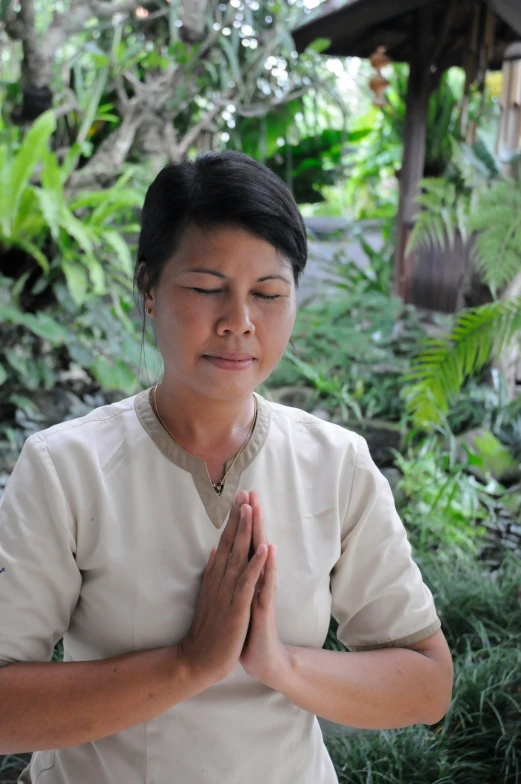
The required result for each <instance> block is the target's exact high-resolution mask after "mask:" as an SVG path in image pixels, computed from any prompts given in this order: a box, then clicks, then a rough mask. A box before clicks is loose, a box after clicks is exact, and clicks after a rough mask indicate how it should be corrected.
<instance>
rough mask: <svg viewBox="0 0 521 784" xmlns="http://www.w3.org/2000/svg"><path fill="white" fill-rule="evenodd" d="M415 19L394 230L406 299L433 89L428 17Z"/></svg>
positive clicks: (397, 287) (400, 289) (397, 277)
mask: <svg viewBox="0 0 521 784" xmlns="http://www.w3.org/2000/svg"><path fill="white" fill-rule="evenodd" d="M415 16H416V18H415V20H414V27H415V28H416V30H415V31H412V32H413V34H415V35H416V36H417V38H416V40H417V41H418V46H417V48H416V56H415V58H414V60H413V61H412V62H411V65H410V71H409V81H408V86H407V105H406V112H405V134H404V143H403V162H402V171H401V176H400V203H399V207H398V221H397V230H396V254H395V261H394V279H393V291H394V293H395V294H397V295H398V296H400V297H402V298H403V299H404V300H405V301H406V302H407V299H408V293H409V286H410V281H411V274H412V261H413V260H412V258H411V257H410V256H406V254H405V248H406V246H407V242H408V239H409V235H410V233H411V231H412V228H413V225H414V218H415V216H416V212H417V210H418V206H417V204H416V196H417V195H418V194H419V192H420V180H421V179H422V178H423V170H424V166H425V142H426V136H427V118H428V113H429V100H430V97H431V94H432V89H433V80H432V77H431V72H430V62H429V57H428V49H429V45H428V44H429V32H430V24H431V21H432V20H431V18H430V15H429V14H428V13H427V11H426V10H423V11H422V12H420V13H418V12H416V15H415Z"/></svg>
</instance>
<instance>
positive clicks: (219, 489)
mask: <svg viewBox="0 0 521 784" xmlns="http://www.w3.org/2000/svg"><path fill="white" fill-rule="evenodd" d="M160 383H161V382H159V383H158V384H156V385H155V387H154V392H153V398H154V408H155V412H156V414H157V417H158V419H159V421H160V422H161V424H162V425H163V427H164V428H165V430H166V432H167V433H168V435H169V436H170V438H171V439H172V441H173V442H174V444H177V441H176V440H175V438H174V436H173V435H172V433H171V432H170V430H169V429H168V428H167V426H166V425H165V423H164V422H163V420H162V419H161V414H160V413H159V409H158V407H157V397H156V393H157V388H158V386H159V384H160ZM254 400H255V414H254V416H253V422H252V425H251V428H250V432H249V433H248V435H247V436H246V441H244V443H243V445H242V446H241V448H240V449H239V451H238V452H237V454H236V455H235V457H234V458H233V463H232V464H231V466H230V467H229V469H228V470H227V471H226V473H225V475H224V476H223V478H222V479H221V481H220V482H217V484H215V482H212V480H211V479H210V474H208V466H207V465H206V463H205V464H204V465H205V468H206V473H207V474H208V479H210V482H212V487H213V489H214V490H215V492H216V493H217V495H221V493H222V491H223V488H224V482H225V479H226V477H227V476H228V474H229V473H230V471H231V470H232V468H233V466H234V463H235V461H236V460H237V458H238V457H239V455H240V454H241V452H242V450H243V449H244V447H245V446H246V444H247V443H248V441H249V439H250V436H251V434H252V433H253V428H254V427H255V422H256V421H257V411H258V408H259V404H258V402H257V398H255V397H254ZM177 445H178V446H179V444H177Z"/></svg>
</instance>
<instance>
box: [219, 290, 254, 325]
mask: <svg viewBox="0 0 521 784" xmlns="http://www.w3.org/2000/svg"><path fill="white" fill-rule="evenodd" d="M224 300H225V301H224V305H223V313H222V314H221V316H220V318H219V323H218V332H219V334H221V333H226V332H234V333H235V334H237V335H242V334H244V333H245V332H255V327H254V325H253V321H252V320H251V316H250V308H249V305H248V303H247V302H246V300H245V299H244V297H242V296H241V295H240V294H238V295H236V296H232V295H230V296H229V297H224Z"/></svg>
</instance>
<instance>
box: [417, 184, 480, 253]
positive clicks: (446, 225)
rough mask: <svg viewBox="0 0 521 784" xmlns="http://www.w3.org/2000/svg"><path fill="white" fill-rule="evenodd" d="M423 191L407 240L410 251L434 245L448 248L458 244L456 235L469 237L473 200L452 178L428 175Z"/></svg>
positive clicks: (418, 198) (418, 200) (418, 199)
mask: <svg viewBox="0 0 521 784" xmlns="http://www.w3.org/2000/svg"><path fill="white" fill-rule="evenodd" d="M421 187H422V193H421V194H420V195H419V196H417V197H416V202H417V203H418V204H419V205H420V207H422V209H421V210H420V212H419V214H418V215H417V217H416V223H415V224H414V227H413V230H412V232H411V235H410V237H409V241H408V243H407V248H406V251H405V252H406V253H407V254H409V253H411V252H412V251H414V250H416V249H417V248H419V247H422V246H423V247H425V246H428V245H431V246H432V247H438V248H445V247H446V246H447V244H448V245H449V246H451V247H452V246H453V245H454V240H455V238H456V234H457V233H458V232H459V233H460V234H461V235H462V236H463V237H467V236H468V220H469V213H470V200H469V197H468V196H466V195H461V194H458V193H457V191H456V186H455V185H454V183H452V182H450V181H449V180H446V179H443V178H439V179H435V178H432V177H431V178H428V177H427V178H425V179H424V180H422V181H421Z"/></svg>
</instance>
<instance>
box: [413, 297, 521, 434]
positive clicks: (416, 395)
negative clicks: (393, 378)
mask: <svg viewBox="0 0 521 784" xmlns="http://www.w3.org/2000/svg"><path fill="white" fill-rule="evenodd" d="M518 333H519V334H521V297H519V298H517V299H514V300H509V301H508V302H501V301H499V302H492V303H490V304H487V305H482V306H481V307H478V308H473V309H471V310H468V311H463V312H462V313H460V314H459V315H458V317H457V319H456V322H455V324H454V327H453V329H452V332H451V333H450V335H448V336H447V337H446V338H443V339H441V340H429V341H428V342H427V344H426V347H425V350H424V351H423V352H422V353H421V354H420V355H419V357H417V359H416V360H415V361H414V362H413V365H412V368H411V372H410V373H409V374H408V375H407V376H406V377H405V380H406V381H410V382H413V383H412V384H410V386H409V387H408V388H407V389H406V391H405V393H404V396H405V399H406V405H407V410H408V412H409V413H410V414H411V416H412V418H413V421H414V423H415V425H416V426H418V427H421V428H425V429H431V427H432V426H433V425H437V424H440V422H441V421H442V419H443V417H444V415H445V414H446V413H447V411H448V408H449V405H450V403H451V402H452V401H453V400H454V398H455V397H456V396H457V395H458V393H459V391H460V389H461V387H462V385H463V383H464V381H465V380H466V379H467V378H468V376H470V375H472V374H473V373H476V372H477V371H479V370H481V368H482V367H483V366H484V365H485V363H486V362H487V361H488V360H489V359H490V357H491V356H492V354H498V353H500V352H501V351H503V349H504V348H505V347H506V345H508V344H509V343H510V341H511V340H512V339H513V338H514V336H516V335H517V334H518Z"/></svg>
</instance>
